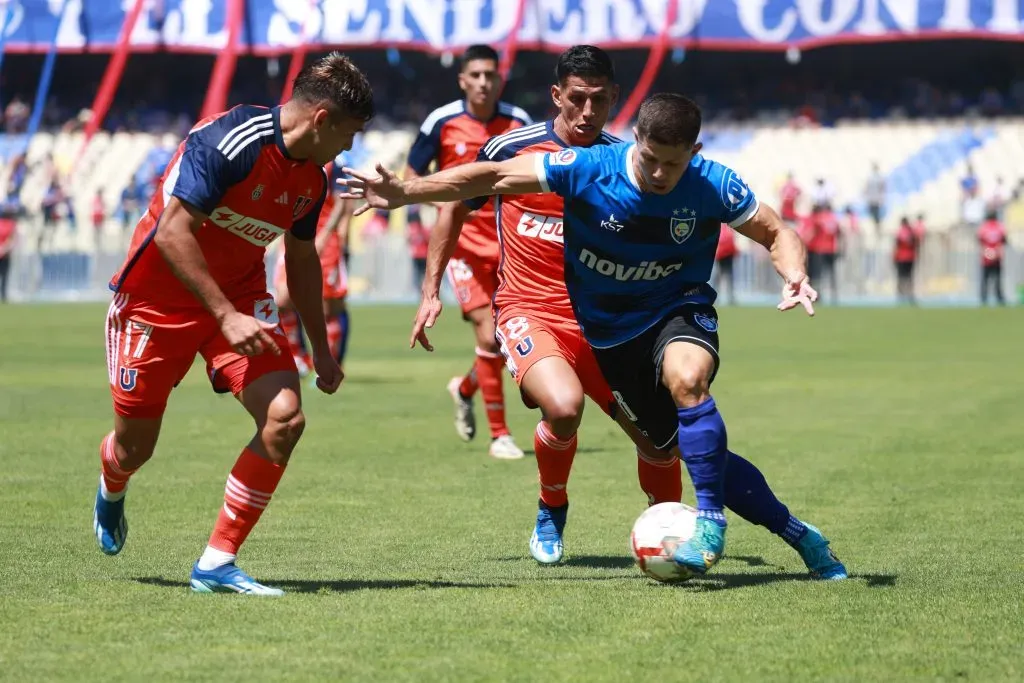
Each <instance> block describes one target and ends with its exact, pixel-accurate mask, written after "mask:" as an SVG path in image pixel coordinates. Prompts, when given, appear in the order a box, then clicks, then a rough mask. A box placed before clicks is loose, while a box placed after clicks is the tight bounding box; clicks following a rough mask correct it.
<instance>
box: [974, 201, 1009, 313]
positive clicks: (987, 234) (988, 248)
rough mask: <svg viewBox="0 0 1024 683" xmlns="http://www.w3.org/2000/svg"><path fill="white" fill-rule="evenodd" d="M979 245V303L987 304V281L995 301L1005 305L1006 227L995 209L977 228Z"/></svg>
mask: <svg viewBox="0 0 1024 683" xmlns="http://www.w3.org/2000/svg"><path fill="white" fill-rule="evenodd" d="M978 243H979V244H980V246H981V305H982V306H984V305H986V304H988V290H989V283H990V282H991V283H992V284H993V285H994V289H995V294H996V302H997V303H998V304H999V305H1000V306H1005V305H1006V299H1005V298H1004V297H1003V254H1004V252H1005V250H1006V228H1004V227H1003V224H1002V222H1001V221H1000V220H999V216H998V215H997V214H996V212H995V211H990V212H989V214H988V216H986V220H985V222H984V223H982V224H981V227H980V228H978Z"/></svg>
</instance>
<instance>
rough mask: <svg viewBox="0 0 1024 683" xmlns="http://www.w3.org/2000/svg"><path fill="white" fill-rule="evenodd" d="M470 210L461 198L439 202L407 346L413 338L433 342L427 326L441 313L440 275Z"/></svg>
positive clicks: (424, 344)
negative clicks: (438, 211) (428, 334)
mask: <svg viewBox="0 0 1024 683" xmlns="http://www.w3.org/2000/svg"><path fill="white" fill-rule="evenodd" d="M470 213H471V209H470V208H469V207H468V206H466V205H465V204H464V203H462V202H448V203H445V204H442V205H441V211H440V213H438V215H437V223H436V224H435V225H434V227H433V228H432V229H431V231H430V243H429V245H428V246H427V271H426V274H424V276H423V284H422V286H421V292H420V307H419V310H417V311H416V319H415V320H414V321H413V324H412V336H411V337H409V348H410V349H411V348H414V347H415V346H416V342H419V344H420V346H422V347H423V348H425V349H426V350H427V351H433V350H434V346H433V345H432V344H431V343H430V340H429V339H428V338H427V333H426V330H427V329H428V328H431V327H433V326H434V323H435V322H436V321H437V318H438V317H439V316H440V315H441V308H442V306H441V296H440V292H441V278H442V277H443V276H444V270H445V268H446V267H447V266H448V262H449V261H451V260H452V254H454V253H455V247H456V246H457V245H458V243H459V235H460V234H462V224H463V223H464V222H465V220H466V217H467V216H468V215H469V214H470Z"/></svg>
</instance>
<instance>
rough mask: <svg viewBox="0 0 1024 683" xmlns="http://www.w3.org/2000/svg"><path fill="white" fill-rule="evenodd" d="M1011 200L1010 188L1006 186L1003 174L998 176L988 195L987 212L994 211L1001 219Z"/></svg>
mask: <svg viewBox="0 0 1024 683" xmlns="http://www.w3.org/2000/svg"><path fill="white" fill-rule="evenodd" d="M1009 202H1010V188H1008V187H1007V186H1006V181H1005V180H1003V176H996V182H995V186H994V187H993V188H992V192H991V193H989V195H988V202H987V206H986V207H985V209H986V211H987V213H994V214H995V215H996V217H997V218H998V219H999V220H1003V210H1004V209H1006V205H1007V204H1008V203H1009Z"/></svg>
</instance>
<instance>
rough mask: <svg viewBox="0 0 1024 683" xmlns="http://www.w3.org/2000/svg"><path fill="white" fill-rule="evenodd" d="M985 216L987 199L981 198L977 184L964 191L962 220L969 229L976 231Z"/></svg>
mask: <svg viewBox="0 0 1024 683" xmlns="http://www.w3.org/2000/svg"><path fill="white" fill-rule="evenodd" d="M984 218H985V200H984V199H982V198H981V192H979V190H978V186H977V184H975V185H974V186H973V187H972V189H970V190H967V191H966V192H965V193H964V198H963V201H962V202H961V204H960V221H961V223H962V224H963V225H964V226H966V228H967V230H969V231H970V232H971V233H975V232H977V230H978V226H980V225H981V222H982V220H984Z"/></svg>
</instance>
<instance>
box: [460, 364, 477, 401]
mask: <svg viewBox="0 0 1024 683" xmlns="http://www.w3.org/2000/svg"><path fill="white" fill-rule="evenodd" d="M479 388H480V383H479V382H477V381H476V361H474V362H473V365H472V367H470V368H469V372H467V373H466V375H465V376H464V377H463V378H462V384H460V385H459V395H460V396H462V398H473V394H475V393H476V390H477V389H479Z"/></svg>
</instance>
